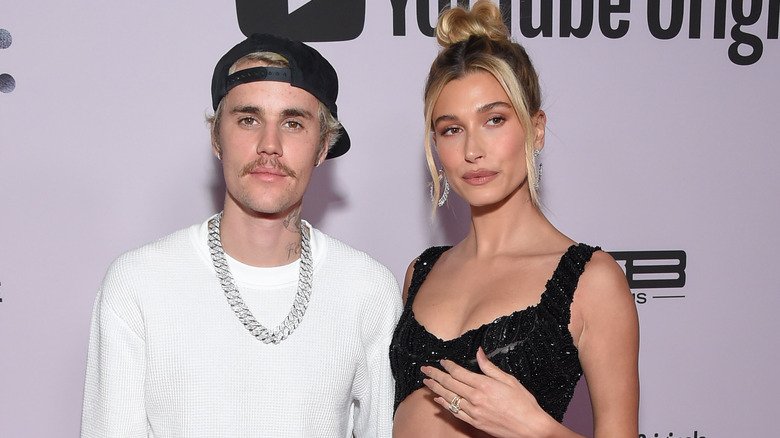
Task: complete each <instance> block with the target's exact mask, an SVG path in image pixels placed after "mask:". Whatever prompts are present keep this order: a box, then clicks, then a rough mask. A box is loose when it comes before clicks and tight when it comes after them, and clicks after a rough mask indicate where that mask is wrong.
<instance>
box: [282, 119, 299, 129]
mask: <svg viewBox="0 0 780 438" xmlns="http://www.w3.org/2000/svg"><path fill="white" fill-rule="evenodd" d="M284 124H285V126H287V127H288V128H290V129H301V128H303V125H301V123H300V122H297V121H295V120H288V121H286V122H285V123H284Z"/></svg>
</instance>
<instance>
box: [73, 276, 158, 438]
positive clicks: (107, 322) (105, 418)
mask: <svg viewBox="0 0 780 438" xmlns="http://www.w3.org/2000/svg"><path fill="white" fill-rule="evenodd" d="M104 297H105V295H104V294H103V292H102V291H101V292H100V293H98V296H97V299H96V300H95V306H94V310H93V316H92V325H91V333H90V340H89V351H90V354H89V357H88V359H87V377H86V382H85V390H84V409H83V412H82V424H86V425H91V427H88V428H85V429H84V430H83V431H82V432H83V433H82V437H85V438H91V437H95V438H111V437H128V438H132V437H139V438H145V437H146V436H147V434H148V426H147V424H148V423H147V420H146V409H145V407H144V378H145V377H144V374H145V370H146V358H145V343H144V339H143V337H142V333H143V332H142V331H140V332H139V330H138V328H135V329H134V328H133V327H131V326H130V324H128V322H127V318H123V317H122V316H121V315H120V313H118V312H117V311H116V310H114V309H113V308H112V306H111V304H110V303H107V302H106V300H105V299H104ZM123 310H128V309H127V308H124V309H123ZM117 364H122V366H116V365H117Z"/></svg>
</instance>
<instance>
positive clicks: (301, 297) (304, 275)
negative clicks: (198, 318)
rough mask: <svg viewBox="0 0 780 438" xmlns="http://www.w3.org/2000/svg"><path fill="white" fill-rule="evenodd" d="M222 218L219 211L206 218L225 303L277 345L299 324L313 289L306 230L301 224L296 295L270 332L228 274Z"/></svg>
mask: <svg viewBox="0 0 780 438" xmlns="http://www.w3.org/2000/svg"><path fill="white" fill-rule="evenodd" d="M221 221H222V213H219V214H218V215H217V216H216V217H213V218H211V220H209V252H210V253H211V261H212V262H213V263H214V269H215V270H216V271H217V278H219V282H220V284H222V290H223V291H224V292H225V297H227V300H228V304H230V308H231V309H233V312H235V313H236V316H237V317H238V319H239V320H240V321H241V323H242V324H244V327H246V329H247V330H249V333H252V335H253V336H254V337H256V338H257V339H259V340H260V341H262V342H264V343H266V344H278V343H280V342H282V341H283V340H285V339H287V337H288V336H290V335H291V334H292V332H293V331H294V330H295V328H296V327H298V324H300V322H301V319H302V318H303V314H304V313H306V307H307V306H308V305H309V297H310V296H311V289H312V277H313V275H312V274H313V271H314V269H313V267H312V257H311V247H310V246H309V229H308V228H307V227H305V226H303V224H301V227H300V228H301V262H300V263H301V264H300V268H299V270H298V292H297V293H296V294H295V301H294V302H293V305H292V308H291V309H290V313H288V314H287V317H286V318H285V319H284V321H282V323H281V324H279V325H278V326H277V327H276V328H275V329H274V330H273V331H270V330H268V329H267V328H265V327H264V326H263V325H262V324H260V323H259V322H257V320H256V319H255V317H254V315H252V312H250V311H249V308H248V307H247V306H246V304H245V303H244V300H243V299H242V298H241V294H240V293H239V292H238V288H237V287H236V285H235V283H234V282H233V276H232V275H231V274H230V269H229V268H228V264H227V260H225V251H224V250H223V249H222V240H221V239H220V236H219V224H220V222H221Z"/></svg>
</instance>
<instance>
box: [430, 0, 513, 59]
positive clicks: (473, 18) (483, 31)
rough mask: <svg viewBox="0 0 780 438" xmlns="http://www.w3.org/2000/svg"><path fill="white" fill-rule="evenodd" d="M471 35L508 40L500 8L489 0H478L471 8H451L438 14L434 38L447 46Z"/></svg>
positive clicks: (443, 45) (495, 39)
mask: <svg viewBox="0 0 780 438" xmlns="http://www.w3.org/2000/svg"><path fill="white" fill-rule="evenodd" d="M472 36H484V37H487V38H489V39H491V40H493V41H506V40H509V29H507V27H506V25H505V24H504V20H503V19H502V17H501V10H500V9H499V8H498V6H497V5H496V4H495V3H493V2H492V1H490V0H478V1H477V2H476V3H474V5H473V6H472V7H471V10H466V9H463V8H460V7H458V8H452V9H450V10H447V11H445V12H443V13H442V14H441V16H439V23H438V24H437V25H436V40H437V41H438V42H439V44H440V45H441V46H442V47H444V48H447V47H449V46H451V45H453V44H456V43H459V42H461V41H465V40H467V39H469V38H470V37H472Z"/></svg>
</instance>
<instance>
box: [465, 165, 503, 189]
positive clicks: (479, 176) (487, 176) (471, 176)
mask: <svg viewBox="0 0 780 438" xmlns="http://www.w3.org/2000/svg"><path fill="white" fill-rule="evenodd" d="M496 175H498V172H496V171H493V170H485V169H479V170H472V171H469V172H466V173H464V174H463V176H462V178H463V180H464V181H466V183H467V184H471V185H473V186H479V185H482V184H486V183H488V182H490V181H492V180H493V179H495V177H496Z"/></svg>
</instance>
